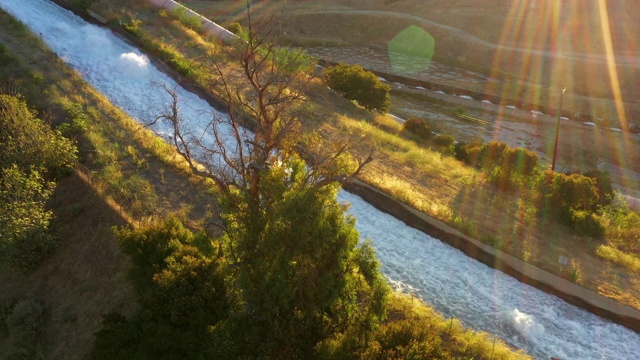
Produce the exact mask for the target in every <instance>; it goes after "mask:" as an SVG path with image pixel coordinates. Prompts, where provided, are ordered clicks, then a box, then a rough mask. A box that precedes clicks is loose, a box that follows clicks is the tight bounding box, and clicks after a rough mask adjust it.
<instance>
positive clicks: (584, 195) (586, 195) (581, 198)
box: [545, 173, 598, 214]
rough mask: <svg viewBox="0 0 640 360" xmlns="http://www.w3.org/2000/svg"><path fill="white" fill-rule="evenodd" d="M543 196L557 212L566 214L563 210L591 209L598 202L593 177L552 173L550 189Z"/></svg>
mask: <svg viewBox="0 0 640 360" xmlns="http://www.w3.org/2000/svg"><path fill="white" fill-rule="evenodd" d="M545 196H546V198H547V200H548V202H549V203H550V204H552V205H553V208H554V209H556V210H557V211H558V214H567V212H564V210H591V209H593V208H594V205H595V204H596V203H597V202H598V188H597V187H596V181H595V180H594V179H593V178H590V177H586V176H583V175H580V174H572V175H565V174H561V173H554V174H553V180H552V183H551V189H550V191H549V192H548V193H547V194H546V195H545Z"/></svg>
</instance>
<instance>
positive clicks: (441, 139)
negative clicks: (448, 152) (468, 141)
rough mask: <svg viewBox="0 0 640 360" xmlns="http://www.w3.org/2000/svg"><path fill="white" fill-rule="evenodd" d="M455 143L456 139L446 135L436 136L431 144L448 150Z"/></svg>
mask: <svg viewBox="0 0 640 360" xmlns="http://www.w3.org/2000/svg"><path fill="white" fill-rule="evenodd" d="M455 142H456V139H455V138H454V137H453V136H451V135H448V134H438V135H436V137H434V138H433V143H434V144H435V145H436V146H439V147H442V148H449V147H450V146H452V145H453V144H454V143H455Z"/></svg>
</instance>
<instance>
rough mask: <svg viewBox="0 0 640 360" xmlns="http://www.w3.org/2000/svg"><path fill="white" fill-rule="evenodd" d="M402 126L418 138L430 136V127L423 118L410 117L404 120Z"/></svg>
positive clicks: (422, 138) (423, 138) (424, 138)
mask: <svg viewBox="0 0 640 360" xmlns="http://www.w3.org/2000/svg"><path fill="white" fill-rule="evenodd" d="M403 128H404V130H405V131H406V132H408V133H410V134H412V135H414V136H415V137H417V138H418V139H419V140H428V139H429V138H430V137H431V128H430V127H429V125H428V124H427V122H426V120H425V119H421V118H411V119H409V120H407V121H405V123H404V126H403Z"/></svg>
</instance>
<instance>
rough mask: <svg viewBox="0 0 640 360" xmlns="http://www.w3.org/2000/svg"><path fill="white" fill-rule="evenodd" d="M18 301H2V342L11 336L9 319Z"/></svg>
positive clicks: (0, 330)
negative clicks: (8, 324)
mask: <svg viewBox="0 0 640 360" xmlns="http://www.w3.org/2000/svg"><path fill="white" fill-rule="evenodd" d="M17 302H18V301H17V300H15V299H13V298H7V299H2V300H0V340H2V339H4V338H6V337H8V336H9V329H8V328H7V318H8V317H9V315H10V314H11V311H12V310H13V307H14V306H15V305H16V303H17Z"/></svg>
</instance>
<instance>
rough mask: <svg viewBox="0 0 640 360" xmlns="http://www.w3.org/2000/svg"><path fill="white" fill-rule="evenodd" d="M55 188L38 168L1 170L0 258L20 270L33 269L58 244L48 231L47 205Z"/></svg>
mask: <svg viewBox="0 0 640 360" xmlns="http://www.w3.org/2000/svg"><path fill="white" fill-rule="evenodd" d="M52 191H53V183H47V182H45V181H44V180H43V179H42V177H41V176H40V174H39V173H38V172H37V171H35V170H34V171H32V172H31V173H30V174H28V175H27V174H24V173H22V172H21V171H20V169H18V167H17V166H15V165H14V166H13V167H11V168H7V169H2V170H1V172H0V260H1V261H2V262H3V263H6V264H9V265H11V266H13V267H14V268H17V269H20V270H24V271H26V270H30V269H33V268H34V267H35V266H36V265H37V264H38V263H39V262H40V261H41V260H42V259H43V258H44V257H45V256H46V255H48V254H49V253H50V252H51V251H52V250H53V249H54V248H55V246H56V241H55V240H54V237H53V236H52V235H50V234H48V233H47V228H48V226H49V222H50V221H51V218H52V217H53V213H52V212H51V211H48V210H45V208H44V205H45V202H46V201H47V199H48V198H49V197H50V196H51V194H52Z"/></svg>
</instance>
